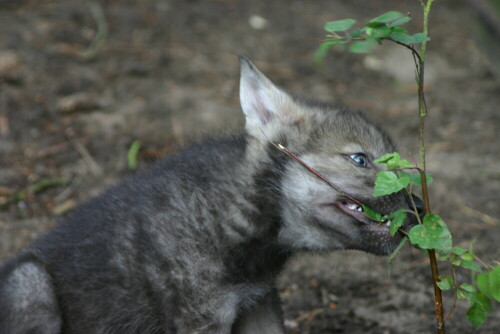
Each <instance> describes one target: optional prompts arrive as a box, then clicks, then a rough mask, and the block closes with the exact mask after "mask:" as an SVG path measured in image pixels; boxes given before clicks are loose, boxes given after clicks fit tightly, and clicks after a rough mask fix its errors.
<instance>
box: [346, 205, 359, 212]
mask: <svg viewBox="0 0 500 334" xmlns="http://www.w3.org/2000/svg"><path fill="white" fill-rule="evenodd" d="M347 208H348V209H349V210H353V211H354V210H356V209H357V208H358V206H357V205H356V204H348V205H347Z"/></svg>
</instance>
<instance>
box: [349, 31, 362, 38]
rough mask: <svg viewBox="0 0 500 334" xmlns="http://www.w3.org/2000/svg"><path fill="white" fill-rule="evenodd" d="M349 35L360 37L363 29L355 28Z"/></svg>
mask: <svg viewBox="0 0 500 334" xmlns="http://www.w3.org/2000/svg"><path fill="white" fill-rule="evenodd" d="M349 36H350V37H351V38H358V37H359V36H361V29H356V30H354V31H353V32H351V33H350V34H349Z"/></svg>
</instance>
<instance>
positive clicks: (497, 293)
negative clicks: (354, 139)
mask: <svg viewBox="0 0 500 334" xmlns="http://www.w3.org/2000/svg"><path fill="white" fill-rule="evenodd" d="M419 2H420V4H421V5H422V9H423V14H424V15H423V32H420V33H416V34H413V35H411V34H409V33H408V31H407V30H406V29H405V28H403V27H401V26H402V25H404V24H405V23H408V22H409V21H410V20H411V17H410V16H409V15H404V14H402V13H400V12H395V11H390V12H386V13H384V14H382V15H380V16H377V17H376V18H374V19H372V20H370V21H369V22H368V23H366V24H364V25H363V26H362V27H360V28H355V24H356V23H357V21H356V20H354V19H344V20H339V21H332V22H327V23H326V24H325V26H324V29H325V30H326V31H327V32H328V34H327V35H326V39H325V41H324V42H323V43H322V44H321V45H320V46H319V48H318V49H317V51H316V53H315V55H314V59H315V62H316V63H317V64H320V63H321V62H322V61H323V59H324V58H325V57H326V55H327V54H328V51H329V50H330V49H331V48H332V47H338V48H343V49H345V48H346V47H347V49H348V50H349V51H350V52H352V53H367V52H370V51H372V50H373V48H374V47H375V46H376V45H379V44H382V42H383V41H386V40H387V41H391V42H394V43H397V44H399V45H401V46H403V47H405V48H407V49H409V50H410V51H411V53H412V56H413V59H414V62H415V80H416V82H417V85H418V117H419V139H418V140H419V155H420V163H419V166H413V165H411V164H410V163H409V162H408V161H407V160H404V159H401V157H400V155H399V154H398V153H397V152H394V153H390V154H387V155H384V156H383V157H380V158H379V159H377V160H375V162H376V163H379V164H381V165H384V166H385V167H386V168H387V170H385V171H382V172H379V173H378V174H377V178H376V181H375V187H374V193H373V196H375V197H376V196H386V195H389V194H392V193H395V192H399V191H402V190H403V189H406V191H407V192H408V194H409V195H410V198H412V197H411V191H412V186H413V185H416V186H420V187H421V189H422V195H423V196H422V197H423V203H424V214H425V215H424V217H423V219H420V217H419V215H418V211H417V208H416V206H415V203H412V207H413V214H415V215H416V217H417V219H418V221H419V224H418V225H417V226H414V227H413V228H412V229H411V230H410V231H409V233H408V234H407V236H408V237H407V238H403V241H402V242H401V244H400V245H399V246H398V247H397V249H396V251H395V253H396V252H397V251H398V250H399V249H401V248H402V247H403V245H404V243H406V242H407V241H409V242H410V243H411V244H413V245H414V246H416V247H417V248H419V249H422V250H423V251H425V252H427V253H428V255H429V259H430V264H431V272H432V277H433V286H434V295H435V298H434V306H435V312H436V322H437V332H438V334H444V333H445V320H446V319H447V318H448V317H449V315H448V317H447V318H446V319H445V317H444V311H443V302H442V296H441V292H442V291H446V290H450V289H455V299H454V305H455V302H456V299H467V300H469V302H470V307H469V310H468V312H467V318H468V320H469V321H470V322H471V323H472V324H473V325H474V326H475V327H479V326H480V325H481V324H482V323H483V322H484V321H485V319H486V315H487V314H488V313H490V312H491V311H492V301H493V300H496V301H500V265H498V264H497V265H495V266H491V265H487V264H484V263H483V262H482V261H480V260H479V259H477V257H476V256H475V254H474V252H473V250H472V247H471V249H469V250H467V249H463V248H459V247H454V246H453V240H452V235H451V233H450V231H449V229H448V226H447V225H446V223H445V222H444V221H443V219H442V218H441V217H440V216H439V215H437V214H434V213H431V210H430V200H429V194H428V189H427V186H428V185H429V184H430V183H431V182H432V177H431V176H430V174H428V173H427V172H426V165H425V136H424V130H425V117H426V116H427V104H426V100H425V95H424V77H425V76H424V69H425V55H426V47H427V42H428V41H429V40H430V38H429V37H428V26H429V24H428V22H429V13H430V10H431V6H432V4H433V2H434V0H427V1H425V0H419ZM415 44H421V45H420V51H417V49H416V48H415ZM410 171H417V172H418V173H417V174H414V173H410ZM363 209H364V213H365V215H366V216H368V217H369V218H371V219H373V220H375V221H378V222H384V221H385V220H387V219H390V220H391V224H390V233H391V235H394V234H395V233H396V232H397V231H398V230H399V231H401V229H400V227H401V226H402V225H403V223H404V221H405V219H406V214H407V213H408V212H407V211H406V210H403V209H400V210H397V211H395V212H393V213H391V214H389V215H387V216H382V215H381V214H380V213H378V212H375V211H373V210H371V209H370V208H369V207H367V206H366V205H363ZM393 258H394V254H393V255H391V257H390V259H389V261H390V262H392V260H393ZM437 258H438V259H439V260H440V261H444V262H447V263H448V264H449V265H451V268H452V273H453V274H452V275H451V276H450V275H440V274H439V271H438V265H437ZM478 263H480V264H482V268H481V266H480V265H479V264H478ZM456 268H462V269H465V270H469V271H470V272H471V282H470V284H469V283H463V284H458V283H457V280H456V275H455V272H456ZM452 308H453V309H454V308H455V306H453V307H452Z"/></svg>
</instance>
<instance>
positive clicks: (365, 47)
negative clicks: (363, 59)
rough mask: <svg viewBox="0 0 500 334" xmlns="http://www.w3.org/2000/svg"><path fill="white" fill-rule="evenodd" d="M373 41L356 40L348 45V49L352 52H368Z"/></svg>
mask: <svg viewBox="0 0 500 334" xmlns="http://www.w3.org/2000/svg"><path fill="white" fill-rule="evenodd" d="M374 46H375V41H373V40H368V41H358V42H354V43H352V44H351V45H349V51H350V52H352V53H368V52H370V51H372V50H373V48H374Z"/></svg>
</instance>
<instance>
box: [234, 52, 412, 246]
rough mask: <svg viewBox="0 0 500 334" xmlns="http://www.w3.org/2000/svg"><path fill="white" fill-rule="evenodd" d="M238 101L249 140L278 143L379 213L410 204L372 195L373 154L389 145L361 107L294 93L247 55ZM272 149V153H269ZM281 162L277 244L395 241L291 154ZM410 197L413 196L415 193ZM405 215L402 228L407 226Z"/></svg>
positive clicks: (382, 243) (396, 239)
mask: <svg viewBox="0 0 500 334" xmlns="http://www.w3.org/2000/svg"><path fill="white" fill-rule="evenodd" d="M240 99H241V106H242V109H243V112H244V114H245V116H246V130H247V132H248V134H249V136H250V137H251V138H252V142H251V144H250V145H257V146H261V147H263V148H264V147H265V148H267V149H268V150H269V151H270V152H271V153H270V154H273V152H272V150H276V151H277V150H278V149H277V148H275V147H274V146H273V144H282V145H284V146H286V147H287V148H288V149H289V150H290V151H291V152H293V153H294V154H296V155H297V156H299V157H300V158H301V159H302V160H303V161H304V162H306V163H307V164H308V165H309V166H310V167H312V168H314V169H315V170H316V171H318V172H319V173H320V174H321V175H323V176H324V177H326V178H327V179H328V180H330V181H331V182H332V183H333V184H335V185H336V186H337V187H338V188H340V189H341V190H342V191H343V192H344V194H348V195H349V196H351V197H352V198H355V199H356V200H358V201H359V202H361V203H364V204H366V205H368V206H369V207H371V208H372V209H374V210H376V211H378V212H380V213H382V214H389V213H391V212H393V211H396V210H398V209H400V208H409V207H410V203H409V202H410V201H409V198H408V196H407V195H405V194H404V193H403V192H400V193H397V194H393V195H390V196H384V197H372V196H371V194H372V193H373V187H374V182H375V178H376V173H377V172H378V171H380V170H383V169H384V167H383V166H381V165H379V164H377V163H375V162H374V160H375V159H376V158H378V157H380V156H382V155H384V154H386V153H391V152H394V151H395V147H394V144H393V143H392V141H391V139H390V138H389V136H388V135H387V134H386V133H385V132H384V131H382V130H381V129H380V128H379V127H377V126H376V125H375V124H374V123H372V122H371V121H370V120H369V119H368V118H367V117H366V116H365V115H364V114H363V113H361V112H352V111H347V110H345V109H339V108H336V107H334V106H331V105H327V104H322V103H317V102H307V101H304V100H301V99H297V98H294V97H292V96H290V95H289V94H287V93H286V92H285V91H283V90H282V89H280V88H278V87H277V86H275V85H274V84H273V83H272V82H271V80H269V79H268V78H267V77H266V76H265V75H264V74H262V73H261V72H260V71H259V70H258V69H257V68H256V67H255V65H254V64H252V63H251V62H250V61H249V60H248V59H247V58H244V57H242V58H241V81H240ZM274 153H275V154H277V153H279V152H274ZM279 168H281V171H280V174H281V179H280V180H281V181H280V184H279V196H280V210H281V217H282V226H281V229H280V231H279V240H280V242H281V243H282V244H283V245H285V246H288V247H291V248H293V249H311V250H323V249H324V250H328V249H359V250H364V251H367V252H370V253H374V254H388V253H390V252H391V251H393V250H394V249H395V247H396V246H397V245H398V244H399V242H400V241H401V235H400V234H396V236H394V237H391V236H390V234H389V226H387V225H386V224H380V223H377V222H374V221H371V220H370V219H368V218H366V217H365V216H364V214H363V213H362V212H360V210H362V209H361V208H360V207H359V205H358V204H357V203H356V202H354V201H352V200H350V199H349V198H348V197H345V196H342V194H340V193H339V192H337V191H335V190H334V189H332V188H331V187H330V186H328V185H327V184H326V183H325V182H324V181H322V180H320V179H319V178H318V177H317V176H315V175H314V174H312V173H311V172H310V171H308V170H306V169H305V168H304V167H303V166H302V165H300V164H299V163H298V162H296V161H295V160H293V159H287V161H286V163H284V164H283V165H281V166H279ZM415 200H417V201H418V198H416V199H415ZM411 220H412V219H411V217H409V218H407V222H406V223H405V226H406V227H408V226H409V225H411V224H412V221H411Z"/></svg>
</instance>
